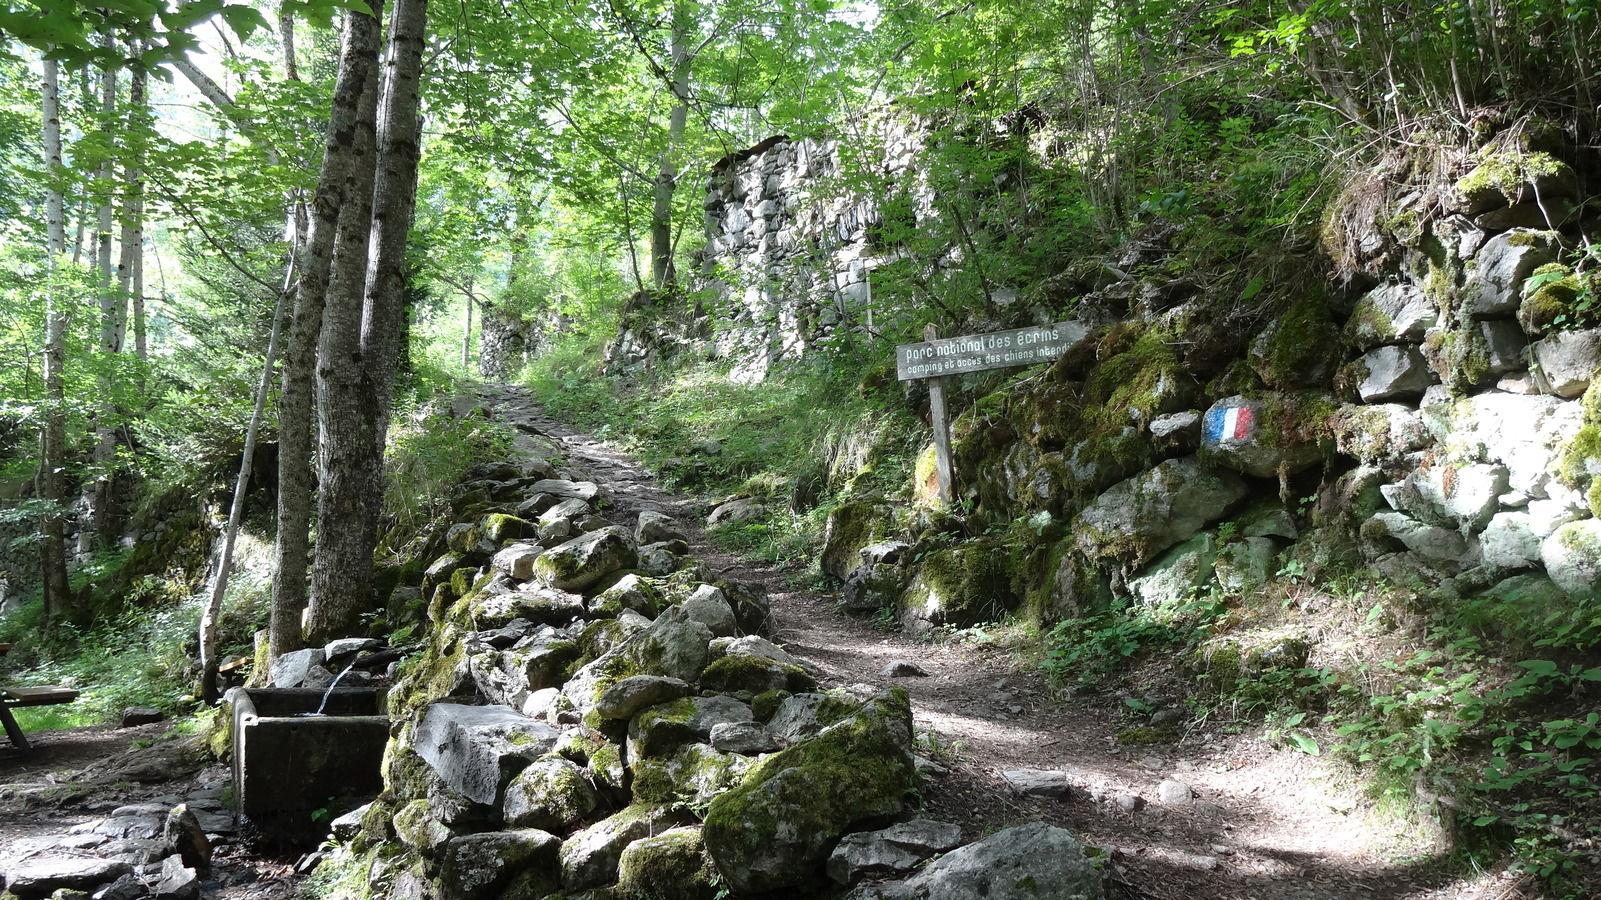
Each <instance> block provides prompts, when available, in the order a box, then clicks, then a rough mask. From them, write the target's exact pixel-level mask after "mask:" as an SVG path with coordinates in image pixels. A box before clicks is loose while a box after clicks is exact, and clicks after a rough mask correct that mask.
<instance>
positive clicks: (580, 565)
mask: <svg viewBox="0 0 1601 900" xmlns="http://www.w3.org/2000/svg"><path fill="white" fill-rule="evenodd" d="M638 560H639V558H638V551H637V550H636V548H635V547H634V538H633V535H631V534H629V533H628V529H626V528H622V527H620V526H612V527H609V528H602V529H600V530H598V531H591V532H589V533H588V534H584V535H580V536H578V537H576V538H573V539H572V540H570V541H567V542H566V543H564V544H559V545H557V546H555V547H552V548H550V549H549V550H546V551H545V552H544V553H543V554H541V555H540V557H539V559H537V560H535V561H534V579H535V580H537V581H538V582H539V583H540V584H543V585H544V586H546V587H551V588H556V589H558V590H563V591H581V590H583V589H584V588H587V587H589V586H590V585H593V584H595V583H596V582H598V581H600V580H601V579H603V578H605V577H606V576H607V575H610V574H612V573H613V572H617V571H620V570H623V569H632V568H633V567H634V565H635V564H636V563H637V562H638Z"/></svg>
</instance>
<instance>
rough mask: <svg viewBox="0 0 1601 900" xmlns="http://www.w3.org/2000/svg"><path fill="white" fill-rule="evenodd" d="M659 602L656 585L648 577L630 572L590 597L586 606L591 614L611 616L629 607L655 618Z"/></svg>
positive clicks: (659, 596)
mask: <svg viewBox="0 0 1601 900" xmlns="http://www.w3.org/2000/svg"><path fill="white" fill-rule="evenodd" d="M661 603H662V596H661V591H660V590H659V589H658V588H657V587H656V585H655V584H654V583H652V581H651V580H650V579H648V578H642V577H640V576H639V575H638V574H635V573H633V572H630V573H628V574H625V575H623V576H622V577H621V578H619V579H617V580H616V581H615V582H613V583H612V584H611V585H610V586H609V587H607V588H606V589H605V590H603V591H601V592H600V593H598V594H596V595H595V596H594V597H592V598H590V600H589V604H588V606H589V614H590V615H592V616H605V617H607V618H611V617H615V616H617V615H618V614H620V613H621V612H622V611H623V610H625V609H631V610H633V611H634V612H637V613H639V614H640V615H643V616H646V617H647V618H655V617H656V611H657V610H658V609H660V608H661Z"/></svg>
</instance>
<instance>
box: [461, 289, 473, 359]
mask: <svg viewBox="0 0 1601 900" xmlns="http://www.w3.org/2000/svg"><path fill="white" fill-rule="evenodd" d="M467 285H468V287H469V288H471V286H472V277H471V276H468V279H467ZM472 351H473V295H472V291H471V290H469V291H468V292H467V318H466V321H465V322H463V323H462V329H461V370H462V371H463V372H465V373H467V374H468V375H471V374H472V370H471V369H469V368H468V367H469V366H470V365H471V364H472Z"/></svg>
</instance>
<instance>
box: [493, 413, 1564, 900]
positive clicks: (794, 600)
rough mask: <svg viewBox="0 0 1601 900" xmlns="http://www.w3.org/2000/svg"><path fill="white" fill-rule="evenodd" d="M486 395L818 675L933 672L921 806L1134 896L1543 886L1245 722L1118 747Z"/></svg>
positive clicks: (1418, 895) (1434, 893)
mask: <svg viewBox="0 0 1601 900" xmlns="http://www.w3.org/2000/svg"><path fill="white" fill-rule="evenodd" d="M479 397H480V399H481V400H482V402H484V404H485V405H486V406H488V407H490V408H491V409H493V410H494V411H495V414H496V415H497V417H498V418H500V419H501V420H503V421H505V422H507V423H509V424H512V425H514V426H517V427H519V428H520V429H521V430H522V431H523V432H524V433H534V434H539V435H543V436H545V437H547V438H549V439H551V440H554V441H556V442H559V444H560V446H561V447H562V449H563V451H564V452H565V454H566V458H567V462H568V464H569V465H570V467H572V468H573V469H575V470H576V471H578V472H579V473H582V474H584V475H585V476H586V477H588V478H590V479H592V480H594V481H596V482H598V483H600V484H602V486H603V487H604V488H605V489H606V490H607V491H608V493H609V494H610V496H611V498H612V503H613V506H612V508H611V509H610V510H608V515H609V517H610V518H613V520H614V521H618V522H622V523H631V522H632V521H633V518H634V516H635V515H636V514H637V512H638V511H639V510H641V509H657V510H660V511H662V512H665V513H668V514H669V515H673V516H675V517H676V518H678V519H679V522H680V524H681V525H682V526H683V527H684V530H685V531H686V532H688V536H689V543H690V546H691V551H692V552H693V553H694V554H695V555H697V556H699V557H700V558H701V559H702V560H703V561H704V562H705V563H706V564H707V565H708V566H709V567H710V568H711V569H712V571H714V572H719V573H721V574H722V575H723V576H724V577H728V578H732V579H737V580H743V581H749V582H756V583H760V584H762V585H763V586H765V587H766V588H767V591H768V594H769V596H770V598H771V600H772V605H773V612H774V619H775V623H776V633H775V635H774V638H775V640H778V641H779V642H780V643H782V644H784V645H785V646H786V647H787V649H788V650H789V651H790V652H791V653H795V654H797V655H798V656H800V657H802V658H804V659H806V660H808V661H809V662H811V663H813V664H815V665H816V666H818V667H819V668H820V669H821V670H822V672H823V673H824V682H825V683H826V684H830V685H832V684H848V683H853V682H869V683H884V682H886V681H889V680H890V679H888V678H886V677H885V676H884V675H883V669H884V667H885V665H886V664H887V663H889V662H891V661H895V660H910V661H913V662H915V663H917V664H918V665H919V666H920V667H921V668H922V669H923V670H924V671H926V672H927V673H928V675H927V677H923V678H915V677H914V678H897V679H894V681H895V682H896V683H899V684H902V685H904V686H905V687H906V688H907V689H908V690H909V691H910V692H911V695H912V698H913V703H914V715H915V717H916V721H917V723H918V730H919V732H920V734H919V739H918V743H919V752H920V753H922V754H923V755H924V756H926V757H928V758H930V759H931V760H933V761H934V762H935V763H936V764H937V766H938V768H937V769H936V772H937V774H935V775H934V776H933V777H931V778H930V779H928V781H927V786H926V789H925V791H926V792H925V795H924V797H923V803H924V806H925V814H926V815H928V816H930V817H935V818H943V819H946V820H950V821H957V822H961V823H962V824H963V826H964V828H966V829H967V830H968V831H969V832H970V834H969V836H970V837H976V836H978V835H979V834H981V833H984V832H987V831H990V830H993V829H995V828H998V827H1004V826H1007V825H1012V824H1018V823H1021V822H1025V821H1031V820H1036V819H1043V820H1047V821H1050V822H1053V823H1056V824H1059V825H1061V826H1063V827H1066V828H1068V829H1070V830H1072V831H1073V832H1074V833H1075V834H1077V835H1078V836H1079V837H1080V838H1081V839H1082V840H1084V841H1085V842H1086V843H1087V844H1090V845H1093V846H1096V847H1100V848H1102V849H1103V850H1107V851H1109V852H1111V853H1112V855H1113V862H1114V866H1115V870H1116V872H1117V873H1118V881H1119V882H1120V886H1121V887H1122V888H1123V890H1124V892H1125V896H1128V897H1150V898H1160V900H1192V898H1194V900H1199V898H1231V900H1232V898H1255V900H1333V898H1340V900H1345V898H1349V900H1389V898H1410V900H1445V898H1462V900H1512V898H1518V897H1523V896H1534V894H1533V893H1532V888H1531V889H1529V890H1530V891H1531V893H1529V894H1525V893H1523V892H1522V891H1521V890H1520V889H1519V883H1518V879H1517V878H1516V877H1514V876H1509V875H1506V874H1504V873H1501V874H1486V875H1483V876H1481V877H1479V878H1477V879H1474V880H1472V881H1471V882H1464V881H1460V880H1455V879H1452V878H1449V877H1446V876H1444V875H1442V874H1441V871H1442V868H1443V867H1442V865H1441V860H1440V859H1438V856H1439V855H1440V854H1439V851H1438V850H1437V846H1438V845H1437V843H1436V842H1435V840H1434V839H1433V835H1431V834H1430V833H1429V830H1428V829H1423V828H1419V827H1417V826H1415V825H1413V824H1410V823H1407V822H1403V821H1399V820H1397V819H1395V818H1393V817H1390V816H1386V815H1385V814H1383V813H1382V812H1381V811H1379V810H1378V809H1376V808H1375V807H1374V804H1373V803H1372V802H1371V801H1369V800H1368V799H1367V798H1365V797H1364V796H1363V795H1362V794H1361V793H1360V791H1359V790H1358V789H1357V786H1356V785H1355V784H1354V783H1353V781H1352V779H1350V778H1349V777H1348V776H1347V775H1345V774H1343V773H1342V772H1341V771H1340V769H1339V767H1338V766H1337V765H1335V764H1332V763H1330V762H1328V761H1326V760H1323V759H1317V758H1313V757H1309V756H1306V755H1303V754H1300V753H1294V752H1291V751H1287V750H1282V749H1276V748H1274V747H1272V746H1270V745H1268V744H1266V743H1265V742H1264V741H1262V740H1260V739H1259V738H1257V737H1256V736H1255V735H1254V734H1253V733H1251V732H1252V731H1254V730H1253V729H1247V731H1246V732H1245V733H1243V734H1237V735H1230V734H1224V733H1221V732H1220V731H1208V730H1207V727H1206V726H1205V725H1204V724H1190V725H1188V726H1187V727H1184V728H1181V733H1182V734H1183V738H1182V740H1181V741H1180V742H1179V743H1178V744H1176V745H1154V746H1146V747H1124V746H1119V745H1118V743H1117V740H1116V735H1117V733H1118V732H1119V731H1121V730H1123V729H1125V728H1127V727H1129V726H1130V725H1131V724H1134V723H1131V722H1129V721H1126V720H1125V719H1124V718H1123V717H1122V714H1121V707H1122V705H1123V704H1122V703H1121V702H1120V701H1119V699H1118V698H1116V697H1100V698H1096V699H1094V700H1086V701H1081V702H1077V703H1074V702H1064V701H1059V700H1056V699H1054V698H1053V696H1052V693H1051V692H1050V691H1049V690H1048V689H1047V685H1046V684H1045V682H1044V680H1043V679H1042V678H1041V677H1040V676H1039V675H1038V674H1037V673H1036V672H1033V671H1028V670H1019V669H1018V668H1017V666H1016V664H1015V663H1014V661H1013V659H1012V656H1011V654H1010V653H1009V652H1005V651H1001V650H997V649H993V648H987V647H984V646H973V645H968V644H960V643H923V642H918V641H914V640H911V639H909V638H907V637H905V636H904V635H901V634H898V633H896V634H886V633H884V632H882V631H877V630H874V629H873V627H872V626H871V625H870V624H869V623H867V622H865V621H862V620H857V619H852V618H849V617H845V616H842V615H838V614H836V613H835V612H834V611H833V610H832V608H831V598H830V597H828V596H826V595H818V594H815V593H810V592H807V591H803V590H797V589H795V588H794V587H793V579H792V578H791V577H788V576H792V575H793V574H795V573H793V572H785V571H782V570H779V569H775V568H773V567H770V566H765V565H761V564H756V563H752V562H751V561H749V560H746V559H743V558H741V557H738V556H735V555H731V554H729V553H726V552H724V551H722V550H719V549H718V548H717V547H716V546H714V545H713V544H712V543H711V542H710V541H709V540H708V538H707V536H706V534H705V532H704V530H703V529H702V528H701V526H702V525H703V523H704V521H705V517H704V513H705V512H706V511H707V504H706V503H704V502H700V501H697V500H695V499H691V498H685V497H682V496H676V495H673V494H669V493H667V492H665V491H663V490H661V489H660V488H658V487H657V486H656V484H655V481H654V479H653V478H652V476H651V474H650V473H649V472H647V471H646V470H645V469H644V468H643V467H642V466H640V465H639V464H638V463H637V462H636V461H634V460H633V459H631V458H630V457H629V456H628V455H626V454H625V453H623V452H621V451H619V450H618V449H617V448H615V447H612V446H609V445H607V444H605V443H603V442H601V441H598V440H596V439H595V438H593V437H591V436H589V435H586V434H582V433H578V432H575V431H572V430H571V429H568V428H566V427H565V426H563V425H562V424H561V423H558V422H555V421H553V420H551V419H550V418H549V417H548V416H546V415H545V414H544V413H543V411H542V410H541V409H540V407H539V406H538V405H537V403H535V402H534V400H533V398H532V397H531V395H530V394H529V393H528V392H526V391H524V390H522V389H519V388H514V387H503V386H484V387H482V388H480V390H479ZM1018 769H1037V770H1051V771H1059V772H1064V773H1066V774H1067V775H1068V779H1069V781H1070V782H1071V784H1072V786H1073V790H1072V791H1071V793H1070V795H1069V796H1068V797H1067V798H1066V799H1065V800H1063V799H1036V798H1032V797H1024V796H1021V795H1019V794H1018V793H1017V792H1016V791H1014V790H1012V789H1011V788H1010V787H1009V786H1008V783H1007V781H1006V780H1005V779H1004V778H1003V776H1002V773H1003V772H1007V771H1010V770H1018ZM1163 782H1174V783H1177V784H1181V785H1188V786H1189V787H1190V788H1191V789H1192V790H1191V792H1190V796H1189V797H1188V798H1185V799H1183V800H1180V801H1177V802H1175V801H1172V800H1169V802H1163V799H1162V798H1163V792H1162V790H1161V786H1162V784H1163ZM1169 790H1170V791H1172V792H1180V789H1179V788H1178V787H1170V789H1169Z"/></svg>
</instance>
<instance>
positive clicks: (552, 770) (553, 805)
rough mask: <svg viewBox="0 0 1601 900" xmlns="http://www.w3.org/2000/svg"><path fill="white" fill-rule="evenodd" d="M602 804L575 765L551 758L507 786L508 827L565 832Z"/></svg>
mask: <svg viewBox="0 0 1601 900" xmlns="http://www.w3.org/2000/svg"><path fill="white" fill-rule="evenodd" d="M599 805H600V795H599V794H597V793H596V792H595V787H594V785H592V784H590V783H589V779H588V778H586V777H585V776H584V770H583V769H580V768H579V767H578V766H576V765H574V764H573V763H571V762H569V761H567V760H565V759H561V758H559V757H552V758H548V759H541V760H539V761H537V762H535V763H534V764H533V765H530V766H529V767H528V768H526V769H524V770H522V772H520V773H519V774H518V775H517V777H516V778H514V779H512V781H511V784H509V785H507V787H506V802H505V804H504V805H503V806H502V807H501V815H503V816H504V817H505V819H506V824H508V825H514V826H517V827H519V828H521V827H531V828H542V829H545V830H546V831H555V832H562V831H566V830H567V829H568V828H570V827H572V826H573V825H576V824H577V823H578V822H579V821H581V820H582V819H583V818H584V817H585V816H588V815H589V814H590V813H592V812H594V811H595V807H597V806H599Z"/></svg>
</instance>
